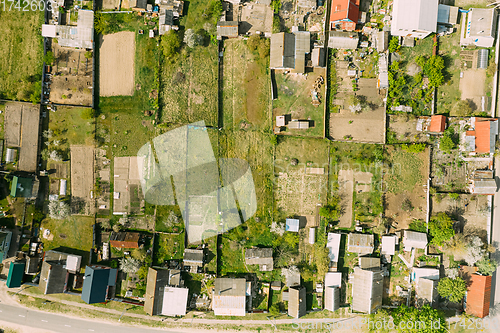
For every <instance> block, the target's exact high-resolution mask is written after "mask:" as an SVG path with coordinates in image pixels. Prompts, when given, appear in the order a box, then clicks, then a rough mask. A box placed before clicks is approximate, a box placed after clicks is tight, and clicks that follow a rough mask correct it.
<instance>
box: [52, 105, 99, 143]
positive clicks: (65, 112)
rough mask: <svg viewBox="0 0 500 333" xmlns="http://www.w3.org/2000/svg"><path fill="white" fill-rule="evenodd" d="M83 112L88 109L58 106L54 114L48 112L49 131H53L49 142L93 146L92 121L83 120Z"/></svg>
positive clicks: (93, 127)
mask: <svg viewBox="0 0 500 333" xmlns="http://www.w3.org/2000/svg"><path fill="white" fill-rule="evenodd" d="M85 111H87V112H89V109H88V108H76V107H70V106H59V107H58V108H57V111H56V112H50V114H49V119H50V120H49V129H50V130H52V131H53V138H51V139H50V140H60V141H65V142H66V143H67V144H69V145H83V144H88V145H91V144H93V142H94V130H95V125H94V119H93V118H87V119H84V118H85V114H84V112H85ZM82 115H83V117H82Z"/></svg>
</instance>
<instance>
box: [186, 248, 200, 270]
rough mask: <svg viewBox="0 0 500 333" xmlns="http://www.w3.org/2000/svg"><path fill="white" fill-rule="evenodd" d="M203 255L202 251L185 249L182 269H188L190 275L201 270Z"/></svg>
mask: <svg viewBox="0 0 500 333" xmlns="http://www.w3.org/2000/svg"><path fill="white" fill-rule="evenodd" d="M204 258H205V255H204V253H203V250H197V249H196V250H195V249H185V250H184V259H183V263H184V267H189V268H190V270H191V273H198V271H199V270H200V269H202V268H203V264H204V262H205V261H204Z"/></svg>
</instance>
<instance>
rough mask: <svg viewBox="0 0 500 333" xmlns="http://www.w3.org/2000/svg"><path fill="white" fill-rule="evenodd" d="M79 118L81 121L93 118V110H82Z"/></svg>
mask: <svg viewBox="0 0 500 333" xmlns="http://www.w3.org/2000/svg"><path fill="white" fill-rule="evenodd" d="M80 117H82V119H91V118H94V117H95V112H94V109H90V108H86V109H83V110H82V112H80Z"/></svg>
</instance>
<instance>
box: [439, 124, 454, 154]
mask: <svg viewBox="0 0 500 333" xmlns="http://www.w3.org/2000/svg"><path fill="white" fill-rule="evenodd" d="M454 134H455V131H453V129H451V128H448V129H447V130H446V131H444V134H443V136H442V137H441V140H440V141H439V148H440V149H441V150H442V151H444V152H446V153H449V152H450V151H451V150H452V149H455V146H456V143H455V140H454V139H453V135H454Z"/></svg>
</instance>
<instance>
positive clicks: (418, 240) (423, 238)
mask: <svg viewBox="0 0 500 333" xmlns="http://www.w3.org/2000/svg"><path fill="white" fill-rule="evenodd" d="M403 244H404V246H405V251H411V249H412V248H415V249H425V247H426V246H427V234H425V233H423V232H416V231H410V230H405V233H404V236H403Z"/></svg>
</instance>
